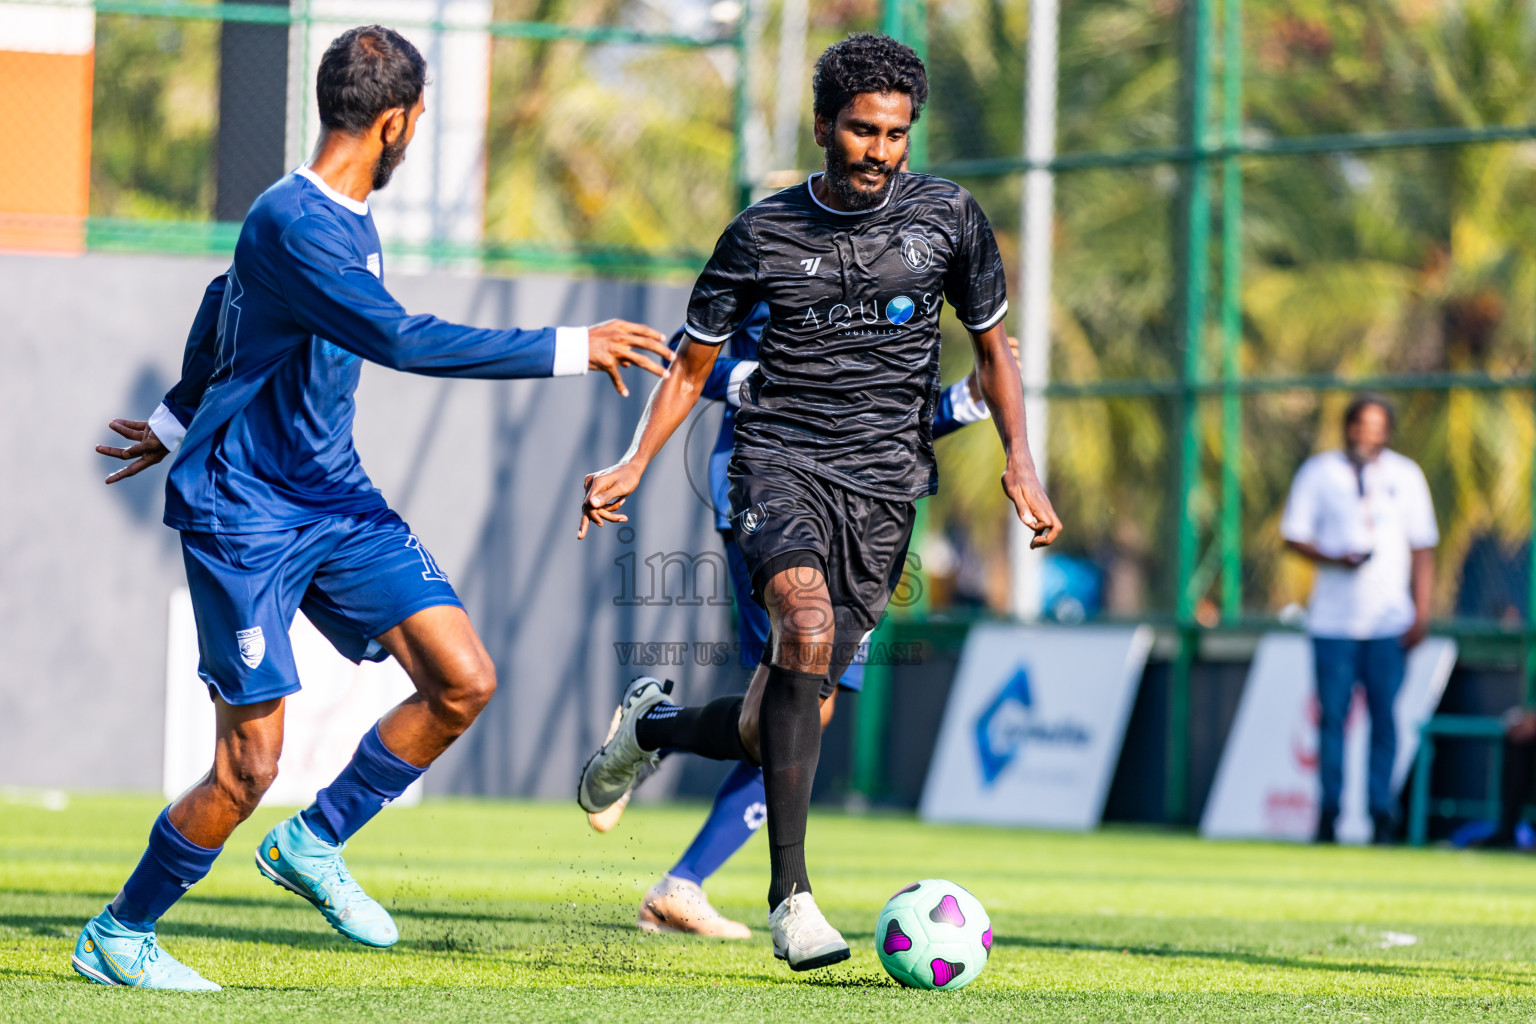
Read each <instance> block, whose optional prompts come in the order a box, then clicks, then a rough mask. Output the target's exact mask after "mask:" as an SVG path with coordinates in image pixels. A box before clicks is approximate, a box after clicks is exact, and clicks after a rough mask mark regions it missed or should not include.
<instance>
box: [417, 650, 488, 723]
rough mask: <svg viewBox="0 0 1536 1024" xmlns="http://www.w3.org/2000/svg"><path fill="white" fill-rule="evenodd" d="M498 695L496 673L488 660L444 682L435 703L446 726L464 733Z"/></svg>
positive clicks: (459, 672) (433, 702)
mask: <svg viewBox="0 0 1536 1024" xmlns="http://www.w3.org/2000/svg"><path fill="white" fill-rule="evenodd" d="M495 695H496V669H495V667H494V666H492V665H491V664H490V662H489V661H488V660H487V661H485V662H483V663H480V662H476V663H475V664H473V665H464V666H462V667H461V668H460V669H459V670H458V671H456V672H454V673H453V674H452V675H451V676H450V677H449V678H448V679H446V680H444V681H443V683H442V685H441V686H440V687H439V688H438V690H437V693H436V695H435V699H431V703H432V707H433V710H434V711H436V712H437V716H438V718H439V719H440V720H441V721H442V722H443V723H444V724H445V725H447V726H448V727H449V728H452V729H456V730H458V731H460V732H462V731H463V730H465V729H468V728H469V727H470V725H471V723H473V722H474V720H475V719H476V718H478V717H479V715H480V712H481V711H483V710H485V706H486V705H487V704H489V703H490V702H491V698H492V697H493V696H495ZM429 699H430V698H429Z"/></svg>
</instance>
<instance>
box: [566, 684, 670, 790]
mask: <svg viewBox="0 0 1536 1024" xmlns="http://www.w3.org/2000/svg"><path fill="white" fill-rule="evenodd" d="M671 692H672V681H671V680H670V679H669V680H667V681H666V682H665V683H663V682H662V681H661V680H660V679H656V678H655V677H653V676H640V677H639V678H638V679H636V680H635V681H634V682H632V683H630V684H629V688H628V689H627V690H625V691H624V699H623V700H621V701H620V702H619V722H618V728H616V729H614V730H613V731H612V733H611V734H610V737H609V740H608V742H607V743H604V744H603V745H602V747H600V748H599V749H598V751H597V753H595V754H593V755H592V756H591V757H590V758H589V759H588V760H587V763H586V766H585V767H584V768H582V769H581V781H580V782H579V783H578V784H577V786H576V802H577V803H579V804H580V805H581V809H582V810H584V811H586V812H587V813H588V814H600V813H602V812H603V811H606V810H607V809H608V808H609V807H611V806H613V805H614V804H615V803H617V802H618V801H619V800H621V799H623V797H624V794H626V793H628V792H629V791H630V790H631V789H633V788H634V787H635V785H636V783H637V781H638V780H639V779H640V777H641V775H642V774H647V775H648V774H649V773H650V772H653V771H655V770H656V766H657V765H658V764H660V763H661V757H660V755H659V754H658V753H657V752H656V751H654V750H642V749H641V748H640V743H639V741H638V740H637V739H635V726H636V724H637V723H638V722H639V721H640V719H641V717H642V716H643V715H644V714H645V713H646V712H647V711H649V710H651V708H653V707H655V706H656V705H657V704H660V703H661V702H662V701H664V700H666V699H667V695H668V694H670V693H671Z"/></svg>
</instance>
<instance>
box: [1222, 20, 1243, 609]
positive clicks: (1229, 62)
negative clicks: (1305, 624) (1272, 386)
mask: <svg viewBox="0 0 1536 1024" xmlns="http://www.w3.org/2000/svg"><path fill="white" fill-rule="evenodd" d="M1225 6H1226V22H1225V24H1224V25H1223V26H1222V44H1223V45H1222V69H1221V70H1222V83H1221V141H1222V146H1223V147H1224V148H1225V150H1226V154H1225V155H1224V156H1223V157H1222V158H1221V378H1222V382H1223V384H1224V385H1226V386H1225V387H1223V389H1222V395H1221V612H1222V618H1224V619H1237V618H1241V617H1242V614H1243V504H1242V503H1243V495H1242V486H1241V469H1242V458H1243V448H1242V445H1243V407H1242V398H1241V396H1240V395H1239V394H1238V392H1237V390H1236V389H1235V388H1233V387H1231V385H1232V384H1233V383H1235V382H1236V381H1237V380H1238V378H1239V376H1240V375H1241V373H1242V366H1241V363H1240V356H1241V353H1242V344H1243V296H1242V287H1243V168H1242V165H1241V164H1239V163H1238V158H1237V155H1236V154H1235V153H1234V152H1233V149H1234V148H1235V147H1237V146H1238V145H1240V144H1241V143H1242V141H1243V140H1242V132H1243V0H1226V5H1225Z"/></svg>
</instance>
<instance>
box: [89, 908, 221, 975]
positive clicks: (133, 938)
mask: <svg viewBox="0 0 1536 1024" xmlns="http://www.w3.org/2000/svg"><path fill="white" fill-rule="evenodd" d="M69 962H70V964H72V965H73V966H74V968H75V970H76V971H78V972H79V973H80V974H82V975H84V976H85V977H86V978H88V979H90V980H91V981H94V982H95V983H96V984H98V985H127V986H129V987H130V988H161V989H171V990H173V991H177V992H218V991H221V990H220V988H219V986H217V985H215V984H214V983H213V982H211V981H209V980H208V979H207V978H205V977H203V976H202V975H201V974H198V973H197V972H196V971H194V970H193V969H192V968H190V967H188V966H187V965H186V964H184V963H182V962H181V961H179V960H177V959H176V958H175V957H173V956H171V954H169V953H167V952H166V951H165V950H163V949H161V948H160V942H159V940H157V939H156V938H155V933H154V932H136V931H134V930H133V929H131V928H124V927H123V926H122V925H121V924H119V923H118V921H117V918H115V917H113V916H112V911H111V910H103V911H102V912H101V913H99V914H97V915H96V916H95V917H93V918H91V919H90V920H89V921H87V922H86V923H85V928H84V929H83V930H82V931H81V932H80V938H78V939H76V940H75V955H74V956H72V957H70V958H69Z"/></svg>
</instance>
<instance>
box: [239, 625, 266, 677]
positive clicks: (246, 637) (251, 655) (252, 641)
mask: <svg viewBox="0 0 1536 1024" xmlns="http://www.w3.org/2000/svg"><path fill="white" fill-rule="evenodd" d="M235 643H237V644H239V645H240V660H241V661H243V662H245V667H246V668H255V667H256V666H257V665H260V664H261V659H262V658H264V657H266V655H267V638H266V637H265V636H263V635H262V633H261V627H260V626H257V627H256V628H255V629H240V630H236V631H235Z"/></svg>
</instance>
